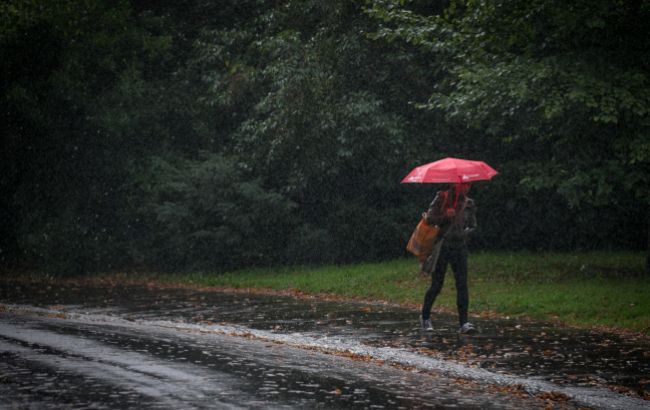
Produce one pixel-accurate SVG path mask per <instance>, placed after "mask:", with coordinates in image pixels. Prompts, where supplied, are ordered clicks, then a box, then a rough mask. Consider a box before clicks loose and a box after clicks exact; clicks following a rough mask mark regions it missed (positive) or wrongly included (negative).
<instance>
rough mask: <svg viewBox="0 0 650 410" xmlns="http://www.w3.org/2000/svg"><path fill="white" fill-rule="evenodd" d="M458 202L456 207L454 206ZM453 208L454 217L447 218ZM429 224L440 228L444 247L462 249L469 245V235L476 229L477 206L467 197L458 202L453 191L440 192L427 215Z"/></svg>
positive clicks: (461, 197)
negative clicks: (449, 210) (448, 211)
mask: <svg viewBox="0 0 650 410" xmlns="http://www.w3.org/2000/svg"><path fill="white" fill-rule="evenodd" d="M454 202H456V204H455V205H456V206H454ZM450 208H453V209H454V211H455V215H454V216H451V217H450V216H447V210H448V209H450ZM425 218H426V220H427V223H429V224H433V225H438V226H439V227H440V232H441V234H440V236H439V237H440V238H441V239H442V238H444V240H445V242H444V243H443V246H449V247H462V246H465V245H466V244H467V237H468V235H469V234H470V233H471V232H473V231H474V230H475V229H476V226H477V224H476V204H475V203H474V200H473V199H471V198H468V197H466V196H462V195H461V196H459V197H458V200H457V201H456V200H455V198H454V193H453V191H439V192H438V193H437V194H436V197H435V198H433V201H431V204H430V205H429V209H428V210H427V212H426V213H425Z"/></svg>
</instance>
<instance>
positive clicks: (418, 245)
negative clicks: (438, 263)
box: [406, 218, 440, 262]
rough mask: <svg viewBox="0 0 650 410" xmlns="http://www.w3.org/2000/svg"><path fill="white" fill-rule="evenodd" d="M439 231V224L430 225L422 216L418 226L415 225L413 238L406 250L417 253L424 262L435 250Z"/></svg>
mask: <svg viewBox="0 0 650 410" xmlns="http://www.w3.org/2000/svg"><path fill="white" fill-rule="evenodd" d="M438 232H440V228H439V227H438V226H437V225H429V224H428V223H427V221H426V220H425V219H424V218H422V219H421V220H420V222H419V223H418V226H416V227H415V230H414V231H413V234H412V235H411V239H409V243H408V244H407V245H406V250H407V251H409V252H411V253H412V254H413V255H415V256H416V257H417V258H418V260H419V261H420V262H424V261H425V260H426V259H427V257H428V256H429V255H430V254H431V252H432V251H433V245H434V243H435V241H436V237H437V236H438Z"/></svg>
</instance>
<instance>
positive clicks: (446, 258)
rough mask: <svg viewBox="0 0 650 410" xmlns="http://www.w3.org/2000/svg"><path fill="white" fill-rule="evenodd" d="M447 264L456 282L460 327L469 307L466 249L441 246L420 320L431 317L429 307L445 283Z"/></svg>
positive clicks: (465, 318)
mask: <svg viewBox="0 0 650 410" xmlns="http://www.w3.org/2000/svg"><path fill="white" fill-rule="evenodd" d="M447 264H449V265H451V269H452V270H453V271H454V279H455V280H456V305H457V306H458V321H459V322H460V325H461V326H462V325H463V324H464V323H466V322H467V308H468V306H469V292H468V290H467V247H466V246H462V247H460V248H455V247H446V246H445V245H444V244H443V245H442V249H440V255H439V256H438V263H437V264H436V268H435V269H434V271H433V273H432V274H431V287H429V289H428V290H427V293H425V295H424V304H423V305H422V319H425V320H426V319H429V317H431V307H432V306H433V302H435V300H436V297H437V296H438V294H439V293H440V290H441V289H442V285H443V284H444V281H445V272H447Z"/></svg>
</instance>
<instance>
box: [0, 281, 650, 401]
mask: <svg viewBox="0 0 650 410" xmlns="http://www.w3.org/2000/svg"><path fill="white" fill-rule="evenodd" d="M0 303H1V304H2V305H1V306H0V408H88V407H89V408H165V409H167V408H174V409H176V408H364V409H365V408H367V409H371V408H378V409H379V408H391V409H392V408H544V407H546V406H549V405H552V406H553V407H556V408H579V407H581V406H584V407H587V406H588V407H592V408H625V409H628V408H650V405H649V404H650V402H649V401H645V400H642V399H641V398H640V397H639V393H640V394H643V392H644V389H645V388H646V387H648V386H647V384H648V380H647V379H648V377H649V375H650V358H649V357H648V351H649V349H648V345H647V342H644V341H642V340H641V341H639V340H626V339H625V338H621V337H619V336H617V335H614V334H602V333H593V332H585V331H576V330H570V329H562V328H557V327H555V326H552V325H550V324H543V323H516V322H514V321H478V325H479V326H480V328H481V333H480V334H479V335H476V336H472V337H468V338H466V337H458V335H457V334H456V333H455V327H454V326H455V320H456V319H455V317H453V316H444V315H438V316H436V318H437V321H436V322H435V323H434V327H435V328H436V331H435V332H432V333H425V334H423V333H422V332H421V331H419V329H417V327H416V324H417V323H416V320H417V313H414V312H413V311H409V310H406V309H400V308H395V307H389V306H384V305H361V304H354V303H335V302H318V301H305V300H297V299H293V298H286V297H269V296H252V295H241V294H224V293H214V292H198V291H190V290H178V289H175V290H174V289H167V290H151V289H147V288H125V287H108V288H92V287H90V288H89V287H84V288H82V287H72V286H65V287H60V288H59V287H54V288H52V287H51V288H49V289H48V288H46V287H42V286H37V285H24V284H22V285H19V284H4V285H0ZM617 391H618V392H626V393H627V395H624V394H621V393H618V392H617ZM632 393H636V394H632Z"/></svg>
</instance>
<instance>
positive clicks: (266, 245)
mask: <svg viewBox="0 0 650 410" xmlns="http://www.w3.org/2000/svg"><path fill="white" fill-rule="evenodd" d="M137 180H138V183H137V185H138V186H139V188H140V189H139V192H138V194H137V197H136V201H135V202H137V203H139V204H140V205H139V209H138V213H139V214H140V215H141V218H142V219H143V220H145V221H148V225H149V232H148V233H147V235H145V236H144V237H143V238H141V239H140V241H139V246H138V248H139V252H140V257H141V258H143V259H144V260H143V261H142V262H145V263H146V264H148V265H153V266H156V267H158V268H161V269H164V270H171V269H230V268H235V267H241V266H254V265H260V264H269V263H274V262H279V261H281V258H282V255H283V254H284V249H285V247H286V238H287V237H288V232H290V231H291V230H292V228H293V222H292V213H293V211H294V208H295V206H294V204H293V203H292V202H291V201H289V200H287V199H285V198H284V197H283V196H282V195H280V194H278V193H275V192H271V191H268V190H265V189H264V188H263V187H262V186H261V185H260V183H259V181H257V180H254V179H250V178H249V177H248V176H247V175H246V172H245V171H244V170H243V169H242V168H240V167H239V165H238V163H237V162H236V161H235V160H234V159H232V158H227V157H225V156H222V155H218V154H203V155H202V156H201V157H200V158H199V159H196V160H190V159H181V160H178V159H177V160H168V159H164V158H160V157H155V158H152V159H151V161H150V162H149V164H148V165H147V167H146V168H145V169H144V170H141V171H140V172H139V175H138V177H137Z"/></svg>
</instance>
